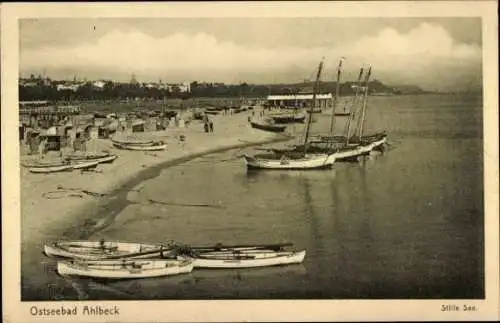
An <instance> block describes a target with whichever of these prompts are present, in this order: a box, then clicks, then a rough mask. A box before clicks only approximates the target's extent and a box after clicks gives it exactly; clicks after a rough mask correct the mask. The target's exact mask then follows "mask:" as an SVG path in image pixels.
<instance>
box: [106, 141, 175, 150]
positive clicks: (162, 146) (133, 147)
mask: <svg viewBox="0 0 500 323" xmlns="http://www.w3.org/2000/svg"><path fill="white" fill-rule="evenodd" d="M113 145H114V146H115V147H117V148H119V149H126V150H138V151H158V150H165V149H167V145H166V144H153V145H150V146H138V145H129V144H126V145H124V144H116V143H113Z"/></svg>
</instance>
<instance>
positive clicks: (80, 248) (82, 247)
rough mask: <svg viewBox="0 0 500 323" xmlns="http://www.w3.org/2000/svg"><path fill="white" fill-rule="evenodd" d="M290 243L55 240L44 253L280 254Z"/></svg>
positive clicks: (93, 256) (88, 256) (68, 255)
mask: <svg viewBox="0 0 500 323" xmlns="http://www.w3.org/2000/svg"><path fill="white" fill-rule="evenodd" d="M290 246H292V244H291V243H278V244H253V245H252V244H250V245H222V244H216V245H213V246H187V245H182V244H178V243H175V242H172V241H171V242H168V243H165V244H144V243H132V242H116V241H102V240H101V241H78V240H77V241H58V242H52V243H47V244H45V246H44V252H45V254H46V255H47V256H49V257H63V258H72V259H83V260H85V259H86V260H99V259H118V258H133V259H140V258H158V257H159V258H168V257H170V256H172V255H175V254H190V253H192V252H196V253H207V252H228V251H229V252H235V251H248V250H268V251H283V250H284V248H286V247H290Z"/></svg>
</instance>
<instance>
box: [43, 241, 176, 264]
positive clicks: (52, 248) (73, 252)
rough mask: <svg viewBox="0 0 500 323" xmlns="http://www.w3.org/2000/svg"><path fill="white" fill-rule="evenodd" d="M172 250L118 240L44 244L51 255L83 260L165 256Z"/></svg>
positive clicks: (166, 247) (47, 252)
mask: <svg viewBox="0 0 500 323" xmlns="http://www.w3.org/2000/svg"><path fill="white" fill-rule="evenodd" d="M171 250H172V248H171V247H169V246H168V245H167V246H164V245H161V244H143V243H131V242H116V241H58V242H52V243H47V244H45V246H44V252H45V254H46V255H47V256H49V257H63V258H72V259H82V260H101V259H116V258H144V257H146V258H152V257H163V256H165V255H167V254H168V253H169V252H170V251H171Z"/></svg>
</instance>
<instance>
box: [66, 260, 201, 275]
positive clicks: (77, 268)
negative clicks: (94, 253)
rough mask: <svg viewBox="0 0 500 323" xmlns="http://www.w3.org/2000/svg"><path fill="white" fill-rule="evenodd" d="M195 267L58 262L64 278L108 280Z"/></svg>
mask: <svg viewBox="0 0 500 323" xmlns="http://www.w3.org/2000/svg"><path fill="white" fill-rule="evenodd" d="M193 268H194V266H193V263H192V262H191V261H183V260H145V261H132V262H130V261H100V262H76V261H58V262H57V272H58V274H59V275H62V276H82V277H91V278H106V279H136V278H152V277H162V276H172V275H179V274H185V273H190V272H191V271H192V270H193Z"/></svg>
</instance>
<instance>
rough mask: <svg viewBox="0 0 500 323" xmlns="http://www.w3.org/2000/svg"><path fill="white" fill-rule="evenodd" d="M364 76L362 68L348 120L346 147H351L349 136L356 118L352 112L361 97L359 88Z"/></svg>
mask: <svg viewBox="0 0 500 323" xmlns="http://www.w3.org/2000/svg"><path fill="white" fill-rule="evenodd" d="M362 76H363V67H361V69H360V70H359V75H358V80H357V82H356V94H355V96H354V100H353V102H352V106H351V109H350V110H351V111H349V118H348V120H347V136H346V142H345V144H346V146H347V145H349V136H350V134H351V121H352V119H353V117H354V113H353V112H352V110H353V109H354V105H355V104H356V101H357V100H358V95H359V87H360V85H361V77H362Z"/></svg>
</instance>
